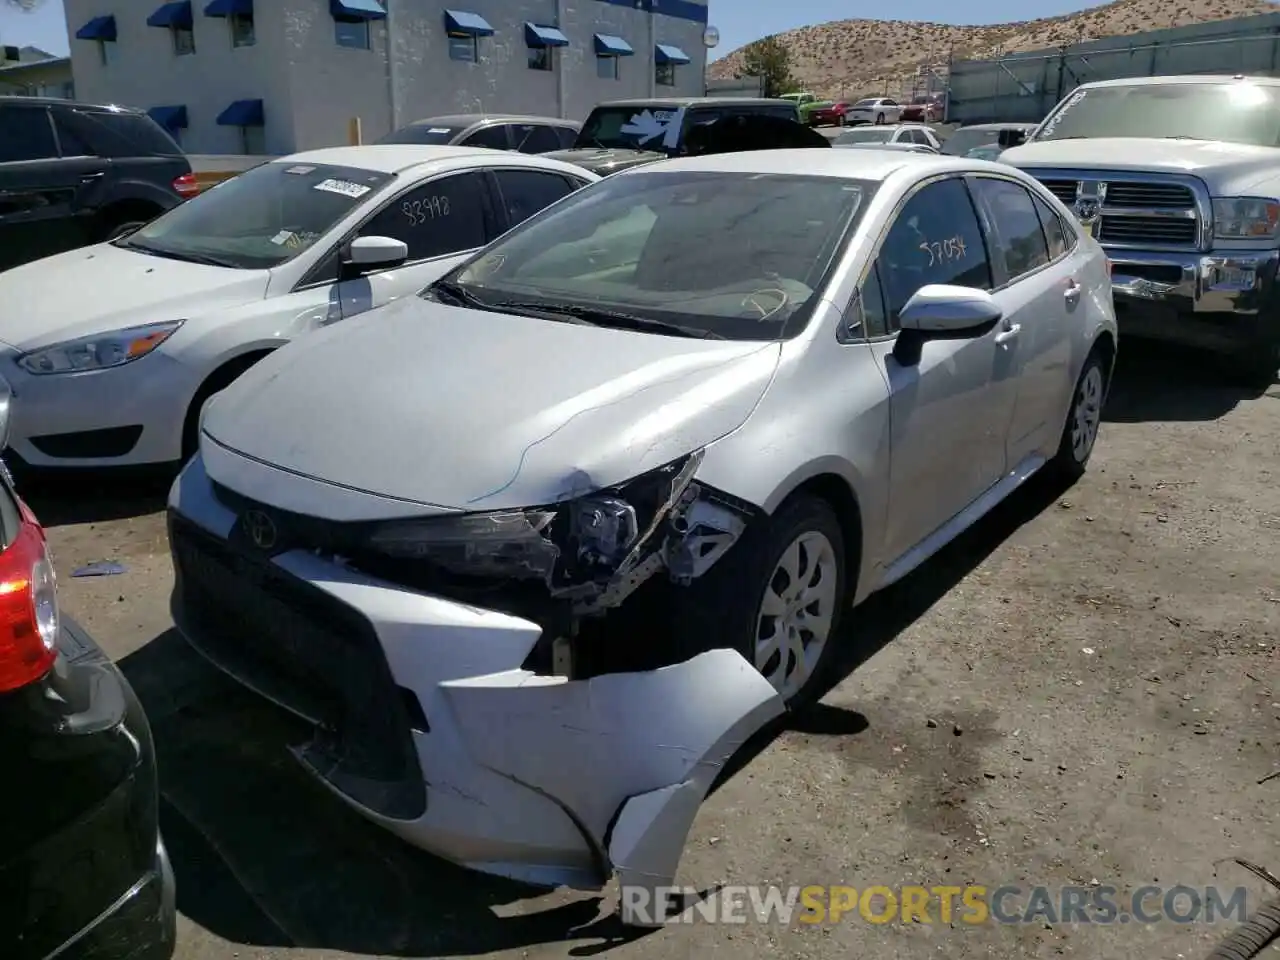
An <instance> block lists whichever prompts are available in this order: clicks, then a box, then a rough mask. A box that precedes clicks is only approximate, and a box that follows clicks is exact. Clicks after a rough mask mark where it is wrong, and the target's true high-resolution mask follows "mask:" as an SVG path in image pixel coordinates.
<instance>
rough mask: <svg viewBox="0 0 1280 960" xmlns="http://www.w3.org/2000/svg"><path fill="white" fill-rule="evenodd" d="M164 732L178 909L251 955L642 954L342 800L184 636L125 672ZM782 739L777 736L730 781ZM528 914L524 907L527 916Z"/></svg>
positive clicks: (967, 555)
mask: <svg viewBox="0 0 1280 960" xmlns="http://www.w3.org/2000/svg"><path fill="white" fill-rule="evenodd" d="M1061 492H1062V490H1061V486H1060V485H1055V484H1053V483H1049V482H1047V481H1039V480H1034V479H1033V480H1032V481H1030V482H1029V483H1028V484H1027V485H1026V486H1024V487H1023V489H1022V490H1020V491H1018V492H1017V493H1016V494H1015V495H1014V496H1013V497H1012V498H1010V499H1009V500H1008V501H1006V503H1004V504H1003V505H1002V506H1000V507H998V508H997V509H996V510H995V511H994V512H993V513H992V514H991V515H990V516H989V517H988V518H987V519H986V520H985V521H984V522H983V523H981V524H979V525H978V526H977V528H975V529H974V530H972V531H970V532H969V533H967V534H966V535H964V536H963V537H961V538H960V539H959V540H957V541H956V542H954V543H953V544H951V545H950V546H949V547H947V548H946V549H945V550H943V551H942V552H941V553H939V554H938V555H937V556H936V557H935V558H933V559H932V560H931V561H930V562H929V563H928V564H926V565H925V566H924V567H922V568H921V569H920V570H918V571H917V572H916V573H915V574H914V575H912V576H911V577H908V578H907V579H906V580H904V581H902V582H901V583H899V584H897V585H895V586H894V587H891V588H889V589H888V590H886V591H884V592H883V593H881V594H879V595H877V596H875V597H873V598H872V599H871V600H870V601H868V603H867V604H865V605H864V606H863V607H862V608H860V610H859V613H858V615H857V616H856V617H851V618H850V626H849V627H848V628H847V629H846V632H845V637H844V642H843V644H842V650H843V652H844V656H843V657H842V658H841V660H840V662H839V663H837V664H836V669H835V670H834V671H833V674H832V677H831V681H832V684H833V685H834V683H836V682H838V681H839V680H840V679H842V678H843V677H845V676H847V675H848V674H849V673H850V672H851V671H852V670H854V669H856V667H857V666H858V665H860V664H861V663H863V662H864V661H865V660H866V659H867V658H869V657H870V656H872V655H873V654H874V653H875V652H876V651H878V650H880V649H881V648H883V647H884V646H885V645H886V644H888V643H889V642H890V641H891V640H892V639H894V638H895V637H896V636H897V635H898V634H899V633H901V632H902V631H903V630H904V629H906V628H907V627H908V626H910V625H911V624H912V623H914V622H915V621H916V620H917V619H918V618H919V617H921V616H922V615H923V614H925V613H926V612H927V611H928V610H929V608H930V607H931V606H932V605H933V604H934V603H935V602H936V601H937V600H938V599H939V598H941V597H942V596H943V595H944V594H945V593H946V592H947V591H949V590H950V589H951V588H952V587H953V586H954V585H955V584H956V583H957V582H958V581H959V580H960V579H961V578H962V577H964V576H965V575H966V574H967V573H969V571H971V570H972V569H973V568H974V567H975V566H976V565H977V564H979V563H980V562H981V561H982V560H983V559H984V558H985V557H986V556H987V555H988V554H989V553H991V552H992V551H993V550H994V549H995V548H996V547H997V546H999V544H1000V543H1001V542H1002V541H1003V540H1004V539H1005V538H1006V537H1007V536H1009V535H1010V534H1011V533H1012V532H1013V531H1014V530H1016V529H1017V528H1018V527H1020V526H1021V525H1022V524H1024V523H1025V522H1027V521H1028V520H1030V519H1031V518H1033V517H1034V516H1035V515H1036V514H1038V513H1039V512H1040V511H1042V510H1043V509H1044V508H1045V507H1046V506H1048V505H1049V504H1051V503H1053V502H1054V500H1055V499H1056V498H1057V497H1058V496H1060V494H1061ZM122 666H123V668H124V670H125V672H126V674H127V675H128V676H129V678H130V680H131V682H132V683H133V684H134V687H135V689H136V690H137V691H138V695H139V697H140V698H141V699H142V701H143V703H144V705H145V706H146V708H147V711H148V714H149V716H150V718H151V723H152V727H153V729H154V733H155V740H156V745H157V753H158V758H159V766H160V774H161V790H162V794H163V800H164V803H163V813H162V818H163V819H162V827H163V829H164V831H165V836H166V838H167V841H168V844H169V848H170V853H171V855H172V859H173V863H174V869H175V872H176V874H177V880H178V891H179V893H178V907H179V909H180V911H181V912H182V913H183V914H184V915H185V916H187V917H188V918H190V919H191V920H192V921H194V922H195V923H196V924H198V925H199V926H201V927H203V928H204V929H206V930H208V931H210V932H212V933H213V934H215V935H217V936H219V937H221V938H223V939H225V940H227V941H230V942H232V943H240V944H255V945H260V946H266V947H294V946H296V947H310V948H315V949H323V950H328V951H338V950H343V951H349V952H351V953H353V954H362V955H377V956H401V957H410V956H422V955H430V956H472V955H476V954H483V953H490V952H493V951H498V950H504V949H516V948H528V947H532V946H535V945H538V944H546V943H563V944H565V946H566V947H567V948H568V949H569V952H570V954H571V955H574V956H588V955H592V954H594V953H598V952H602V951H607V950H609V949H611V948H612V947H613V946H617V945H619V944H621V943H624V942H627V941H629V940H634V939H636V938H637V937H639V936H642V935H643V934H644V931H636V930H629V929H626V928H623V927H622V926H621V925H620V924H619V923H618V921H617V919H616V914H615V904H614V903H613V900H612V897H610V898H608V900H607V901H606V900H605V899H604V898H602V897H600V896H598V895H570V894H556V895H553V896H551V897H548V898H547V900H546V901H545V902H544V903H549V904H550V906H544V905H542V904H538V903H529V902H528V901H531V900H532V899H533V898H535V897H538V896H539V895H541V894H542V893H544V892H545V891H540V890H537V889H533V888H530V887H527V886H524V885H522V884H517V883H513V882H507V881H502V880H497V879H494V878H491V877H486V876H483V875H480V874H476V873H472V872H470V871H466V870H462V869H460V868H457V867H454V866H451V865H449V864H447V863H444V862H443V861H440V860H438V859H435V858H433V857H430V856H428V855H426V854H423V853H421V852H419V851H417V850H414V849H412V848H410V847H408V846H407V845H406V844H404V843H402V842H401V841H400V840H398V839H397V838H396V837H395V836H393V835H392V834H390V833H388V832H386V831H384V830H381V829H378V828H377V827H374V826H372V825H371V824H369V823H367V822H366V821H364V820H363V819H361V818H360V817H358V816H357V815H356V814H354V813H353V812H351V811H350V810H348V808H347V807H345V806H344V805H343V804H342V803H340V802H339V801H337V800H336V799H335V798H334V797H333V796H332V795H331V794H330V793H329V792H328V791H327V790H326V789H325V788H324V787H323V786H322V785H320V784H319V783H317V782H316V781H314V780H313V779H312V778H310V777H309V776H308V775H307V774H306V773H305V772H304V771H303V770H302V768H301V767H300V766H298V765H297V764H296V763H295V762H294V760H293V759H292V757H291V755H290V754H289V752H288V751H287V749H286V746H287V745H288V744H290V743H300V742H303V741H305V740H306V739H308V731H307V730H306V728H305V727H303V726H302V725H300V724H297V723H295V721H293V720H292V719H291V718H289V717H287V716H285V715H283V714H282V713H280V712H279V711H277V710H275V709H274V708H273V707H271V706H269V705H267V704H265V703H264V702H262V701H260V700H259V699H258V698H256V697H254V696H252V695H250V694H248V693H245V692H243V691H242V690H240V689H239V688H238V687H236V686H235V685H234V684H232V683H231V682H229V681H227V680H225V679H224V678H223V677H222V676H221V675H219V674H216V673H215V672H214V671H212V670H211V669H210V668H208V667H207V666H206V665H205V664H204V662H203V661H202V660H201V659H200V658H199V657H198V655H196V654H195V653H194V652H192V651H191V649H190V648H189V647H187V646H186V644H185V643H183V641H182V640H181V638H180V637H178V636H177V634H176V633H175V632H173V631H170V632H169V633H166V634H164V635H162V636H160V637H158V638H157V639H155V640H153V641H152V642H151V643H150V644H148V645H147V646H146V647H144V648H142V649H141V650H139V651H137V652H136V653H135V654H133V655H131V656H130V657H128V658H126V660H125V661H124V662H123V664H122ZM789 723H790V725H791V726H792V727H793V728H794V729H799V730H802V731H805V732H807V733H810V734H818V735H829V736H832V737H853V736H858V735H860V734H862V733H863V732H864V731H866V730H867V729H868V725H867V721H866V719H865V718H863V717H862V716H861V715H860V714H857V713H854V712H852V711H846V710H842V709H839V708H835V707H828V706H824V705H821V704H819V705H817V706H815V707H813V708H810V709H809V710H807V711H804V712H803V713H800V714H798V715H796V716H794V717H792V718H790V720H789ZM776 733H777V728H775V729H772V730H767V731H763V732H762V734H761V736H759V737H757V738H755V739H754V740H753V741H752V743H751V744H749V745H748V746H747V748H746V749H744V750H743V751H741V754H740V756H739V757H738V758H736V761H735V763H734V764H733V765H732V767H731V768H730V769H729V770H726V775H725V778H724V779H727V777H729V776H732V775H733V773H734V772H736V771H737V770H739V769H741V767H742V766H743V765H745V764H746V763H747V762H749V761H750V759H751V758H752V757H754V756H755V755H756V754H757V753H758V752H759V750H760V749H761V748H762V747H763V746H764V745H765V744H767V743H768V741H769V739H770V738H771V737H772V736H773V735H775V734H776ZM522 901H524V902H522Z"/></svg>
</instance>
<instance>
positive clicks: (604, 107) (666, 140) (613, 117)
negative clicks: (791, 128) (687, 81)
mask: <svg viewBox="0 0 1280 960" xmlns="http://www.w3.org/2000/svg"><path fill="white" fill-rule="evenodd" d="M731 117H771V118H774V119H778V120H790V121H793V122H795V123H799V122H800V114H799V112H798V111H797V109H796V105H795V104H794V103H792V102H791V101H790V100H758V99H751V98H746V97H721V98H715V97H684V98H674V97H673V98H661V97H660V98H656V99H649V100H617V101H612V102H609V103H602V104H599V105H598V106H597V107H595V109H593V110H592V111H591V113H590V114H589V115H588V116H587V119H586V122H585V123H583V125H582V129H581V130H580V131H579V132H578V139H577V141H576V142H575V143H574V145H573V147H572V148H570V149H568V150H553V151H551V152H550V153H545V154H543V156H545V157H553V158H554V159H556V160H563V161H565V162H566V163H572V164H576V165H577V166H579V167H583V168H585V169H587V170H590V171H591V172H592V173H594V174H597V175H599V176H602V177H604V176H608V175H609V174H611V173H617V172H618V171H619V170H628V169H630V168H631V167H638V166H640V165H641V164H645V163H653V162H654V161H655V160H665V159H667V158H668V157H676V156H681V155H682V154H684V153H686V152H687V151H686V150H685V145H686V138H687V137H688V134H689V131H690V130H692V129H693V128H694V127H699V126H705V125H707V124H712V123H715V122H717V121H720V120H725V119H728V118H731Z"/></svg>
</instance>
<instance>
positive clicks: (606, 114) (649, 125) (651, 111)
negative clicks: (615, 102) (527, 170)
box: [574, 104, 680, 152]
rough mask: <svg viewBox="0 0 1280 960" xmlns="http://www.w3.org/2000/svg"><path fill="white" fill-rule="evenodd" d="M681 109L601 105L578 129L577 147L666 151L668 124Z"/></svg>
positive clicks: (668, 106) (641, 105)
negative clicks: (665, 142)
mask: <svg viewBox="0 0 1280 960" xmlns="http://www.w3.org/2000/svg"><path fill="white" fill-rule="evenodd" d="M679 112H680V110H679V108H677V107H673V106H670V105H669V104H668V105H664V106H652V107H646V106H644V105H643V104H639V105H635V106H623V107H598V108H596V109H595V110H592V111H591V116H589V117H587V122H586V123H584V124H583V125H582V129H581V130H580V131H578V140H577V142H576V143H575V144H574V146H575V147H605V148H607V149H610V150H653V151H657V152H662V151H663V150H664V149H666V148H664V146H663V140H664V138H665V137H666V135H667V125H668V124H670V123H671V121H672V120H674V119H675V116H676V114H677V113H679Z"/></svg>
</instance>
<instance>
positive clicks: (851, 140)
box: [831, 123, 942, 153]
mask: <svg viewBox="0 0 1280 960" xmlns="http://www.w3.org/2000/svg"><path fill="white" fill-rule="evenodd" d="M831 145H832V146H833V147H900V148H908V147H912V148H918V149H919V150H920V151H921V152H925V153H929V152H932V153H941V152H942V141H941V140H939V139H938V136H937V134H935V133H934V132H933V131H932V130H930V129H929V128H928V127H926V126H925V125H924V124H923V123H895V124H886V125H884V126H872V127H855V128H854V129H852V130H846V131H844V132H843V133H841V134H840V136H838V137H836V138H835V139H834V140H832V141H831Z"/></svg>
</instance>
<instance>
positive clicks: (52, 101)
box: [0, 63, 147, 116]
mask: <svg viewBox="0 0 1280 960" xmlns="http://www.w3.org/2000/svg"><path fill="white" fill-rule="evenodd" d="M37 65H38V66H47V65H48V64H47V63H37V64H22V66H37ZM10 103H12V104H18V105H26V106H39V107H67V108H69V109H76V110H103V111H106V112H108V113H127V114H131V115H133V116H146V114H147V112H146V111H145V110H139V109H138V108H137V107H122V106H120V105H119V104H116V103H88V102H86V101H82V100H65V99H63V98H62V97H19V96H10V95H8V94H0V104H10Z"/></svg>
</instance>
